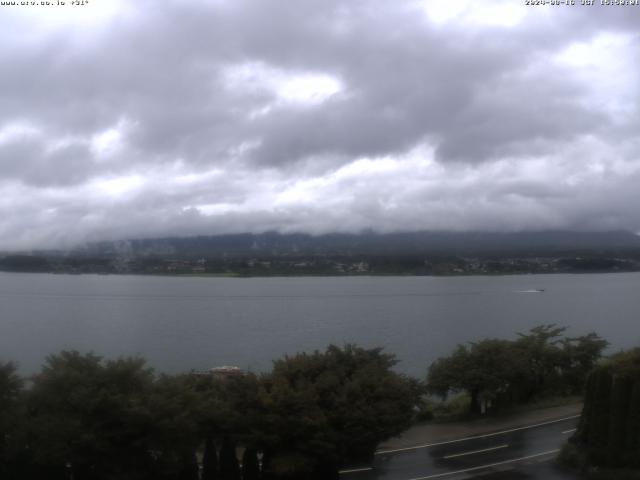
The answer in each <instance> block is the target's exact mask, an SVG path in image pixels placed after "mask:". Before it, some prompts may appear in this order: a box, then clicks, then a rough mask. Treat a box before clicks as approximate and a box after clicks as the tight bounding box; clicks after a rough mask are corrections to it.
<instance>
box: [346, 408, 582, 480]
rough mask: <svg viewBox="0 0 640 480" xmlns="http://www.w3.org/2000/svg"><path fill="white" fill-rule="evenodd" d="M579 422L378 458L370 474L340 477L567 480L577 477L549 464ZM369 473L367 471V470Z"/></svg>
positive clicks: (572, 420)
mask: <svg viewBox="0 0 640 480" xmlns="http://www.w3.org/2000/svg"><path fill="white" fill-rule="evenodd" d="M577 422H578V418H570V419H566V420H562V421H555V422H552V423H546V422H545V424H539V425H538V426H532V427H527V428H517V429H510V430H506V431H503V432H496V433H492V434H486V435H483V436H477V437H468V438H466V439H459V440H454V441H449V442H443V443H440V444H437V443H436V444H431V445H429V446H423V447H420V448H410V449H402V450H395V451H393V450H391V451H386V452H384V451H383V452H379V453H378V454H376V458H375V461H374V463H373V465H372V466H371V467H370V469H365V470H362V471H354V472H350V473H347V472H345V473H342V474H341V478H342V479H344V480H428V479H432V478H433V479H447V480H458V479H465V478H476V477H481V478H483V479H491V480H498V479H499V480H506V479H509V480H510V479H514V480H519V479H527V480H529V479H544V480H556V479H557V480H561V479H563V480H568V479H577V478H579V477H578V476H575V475H574V474H572V473H570V472H565V471H562V470H560V469H559V468H557V467H556V466H555V464H554V462H552V460H553V458H554V457H555V456H556V455H557V453H558V450H559V449H560V447H561V446H562V445H563V444H564V442H566V440H567V438H569V437H570V436H571V434H572V433H573V431H574V430H575V427H576V425H577ZM365 468H368V467H365Z"/></svg>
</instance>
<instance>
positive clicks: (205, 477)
mask: <svg viewBox="0 0 640 480" xmlns="http://www.w3.org/2000/svg"><path fill="white" fill-rule="evenodd" d="M217 479H218V454H217V452H216V444H215V442H214V441H213V438H211V436H207V439H206V441H205V444H204V456H203V457H202V480H217Z"/></svg>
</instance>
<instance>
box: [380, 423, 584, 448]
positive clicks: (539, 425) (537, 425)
mask: <svg viewBox="0 0 640 480" xmlns="http://www.w3.org/2000/svg"><path fill="white" fill-rule="evenodd" d="M579 417H580V415H572V416H571V417H565V418H560V419H558V420H550V421H548V422H542V423H536V424H535V425H528V426H526V427H518V428H510V429H509V430H502V431H500V432H493V433H485V434H484V435H474V436H472V437H465V438H458V439H456V440H447V441H445V442H436V443H425V444H424V445H416V446H415V447H405V448H394V449H392V450H379V451H377V452H375V454H374V455H385V454H387V453H396V452H406V451H409V450H418V449H420V448H429V447H436V446H438V445H447V444H449V443H457V442H464V441H467V440H477V439H479V438H488V437H495V436H496V435H503V434H505V433H511V432H518V431H520V430H526V429H528V428H536V427H542V426H544V425H552V424H554V423H560V422H565V421H567V420H573V419H574V418H579Z"/></svg>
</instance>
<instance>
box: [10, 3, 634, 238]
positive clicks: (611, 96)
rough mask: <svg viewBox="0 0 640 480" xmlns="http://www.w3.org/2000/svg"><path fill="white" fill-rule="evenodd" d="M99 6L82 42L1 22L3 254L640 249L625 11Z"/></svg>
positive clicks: (76, 33)
mask: <svg viewBox="0 0 640 480" xmlns="http://www.w3.org/2000/svg"><path fill="white" fill-rule="evenodd" d="M104 1H106V0H104ZM463 3H464V2H463ZM115 4H116V5H118V7H117V8H116V9H111V11H109V12H108V13H109V15H105V16H104V17H103V18H98V17H97V16H98V15H99V14H100V12H101V11H102V10H96V11H95V15H96V16H92V15H94V14H93V13H92V12H91V11H90V10H86V12H85V13H87V15H89V17H88V19H89V20H91V22H90V23H89V24H87V18H84V19H83V18H80V19H79V20H78V21H76V22H74V21H73V20H72V19H71V18H66V15H65V13H64V12H62V14H61V15H58V17H57V20H56V21H58V22H59V23H56V21H51V20H50V19H48V18H47V15H46V13H42V12H35V11H34V12H30V14H29V15H25V12H24V11H19V10H18V9H19V8H21V7H12V8H13V10H10V9H8V8H7V9H5V10H3V16H2V17H0V31H1V32H2V33H1V34H0V37H1V38H2V42H3V47H4V48H3V51H2V52H0V67H1V68H2V71H3V75H2V76H0V191H1V192H2V198H3V199H2V200H0V215H1V217H0V218H1V219H0V248H30V247H33V246H49V245H54V244H56V245H71V244H73V243H74V242H80V241H84V240H87V239H100V238H121V237H127V236H141V235H166V234H177V233H178V234H179V233H183V234H195V233H199V234H201V233H211V234H214V233H220V232H232V231H262V230H266V229H276V230H280V231H309V232H314V233H319V232H325V231H332V230H342V231H345V230H351V231H353V230H358V229H361V228H373V229H376V230H381V231H391V230H407V229H416V228H433V229H455V230H464V229H485V230H486V229H499V230H517V229H535V228H593V229H603V228H628V229H631V230H636V231H637V230H640V216H639V215H638V213H636V211H635V209H634V208H630V207H629V205H634V204H637V202H638V200H640V199H639V198H638V194H637V193H636V190H637V189H636V188H634V184H633V182H631V180H630V179H634V180H635V179H637V177H638V175H639V172H640V153H639V152H640V148H639V144H638V142H637V127H636V126H637V124H638V120H639V119H640V115H639V110H638V101H639V100H640V93H639V90H640V89H639V87H638V86H639V85H640V78H639V77H640V65H639V58H638V53H637V51H638V50H637V48H635V46H637V44H638V40H639V35H638V33H637V32H638V26H639V23H640V21H639V20H638V19H639V18H640V17H638V15H636V13H637V11H636V10H634V7H600V6H595V7H580V6H576V7H574V8H568V7H567V8H557V9H555V10H554V9H550V8H547V9H546V10H544V11H542V10H541V9H538V10H535V9H529V10H526V9H525V10H522V11H520V10H517V9H521V8H523V6H522V5H521V4H520V2H504V4H503V5H502V9H500V8H498V7H496V8H497V9H496V10H495V11H491V12H489V14H488V15H484V16H483V15H482V13H483V12H482V11H479V10H478V9H477V8H475V9H474V3H473V2H467V5H466V7H465V8H461V9H460V10H459V12H458V14H457V15H453V14H450V13H451V12H454V13H455V8H453V7H451V8H452V10H451V12H447V11H446V10H445V11H444V14H445V15H444V19H443V18H438V15H440V14H442V11H440V12H435V10H433V8H435V7H434V6H437V4H438V2H437V1H434V2H417V1H407V2H384V1H381V0H380V1H366V2H365V1H352V2H349V3H348V4H345V3H344V2H338V1H334V0H329V1H327V0H322V1H320V0H307V1H301V2H288V3H287V4H284V3H282V2H278V1H276V0H265V1H261V2H250V1H247V0H236V1H233V2H229V1H224V0H215V1H214V0H211V1H208V0H194V1H192V2H179V1H177V0H171V1H167V2H163V3H162V5H158V4H157V2H152V1H150V0H141V1H139V2H135V4H132V3H130V2H126V3H125V2H122V3H120V4H117V3H115ZM422 5H426V6H427V7H426V9H423V8H422ZM452 5H453V4H452ZM514 7H516V13H517V15H516V17H514V18H515V20H513V21H512V20H510V17H508V16H505V15H504V14H505V13H509V11H511V10H512V9H513V8H514ZM510 9H511V10H510ZM107 10H109V9H107ZM434 12H435V13H437V14H438V15H436V14H434ZM449 14H450V15H449ZM447 15H449V17H448V18H447ZM441 16H442V15H441ZM503 17H504V20H505V24H504V25H502V24H500V20H501V19H502V18H503ZM496 23H497V24H496ZM26 27H31V31H33V32H34V33H33V35H31V36H29V37H25V35H24V34H23V32H24V28H26Z"/></svg>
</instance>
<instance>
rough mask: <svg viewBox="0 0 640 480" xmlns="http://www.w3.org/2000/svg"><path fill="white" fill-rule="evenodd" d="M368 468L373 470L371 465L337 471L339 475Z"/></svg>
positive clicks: (364, 470) (365, 470)
mask: <svg viewBox="0 0 640 480" xmlns="http://www.w3.org/2000/svg"><path fill="white" fill-rule="evenodd" d="M369 470H373V467H363V468H352V469H349V470H340V471H339V472H338V473H339V474H340V475H342V474H344V473H357V472H368V471H369Z"/></svg>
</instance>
